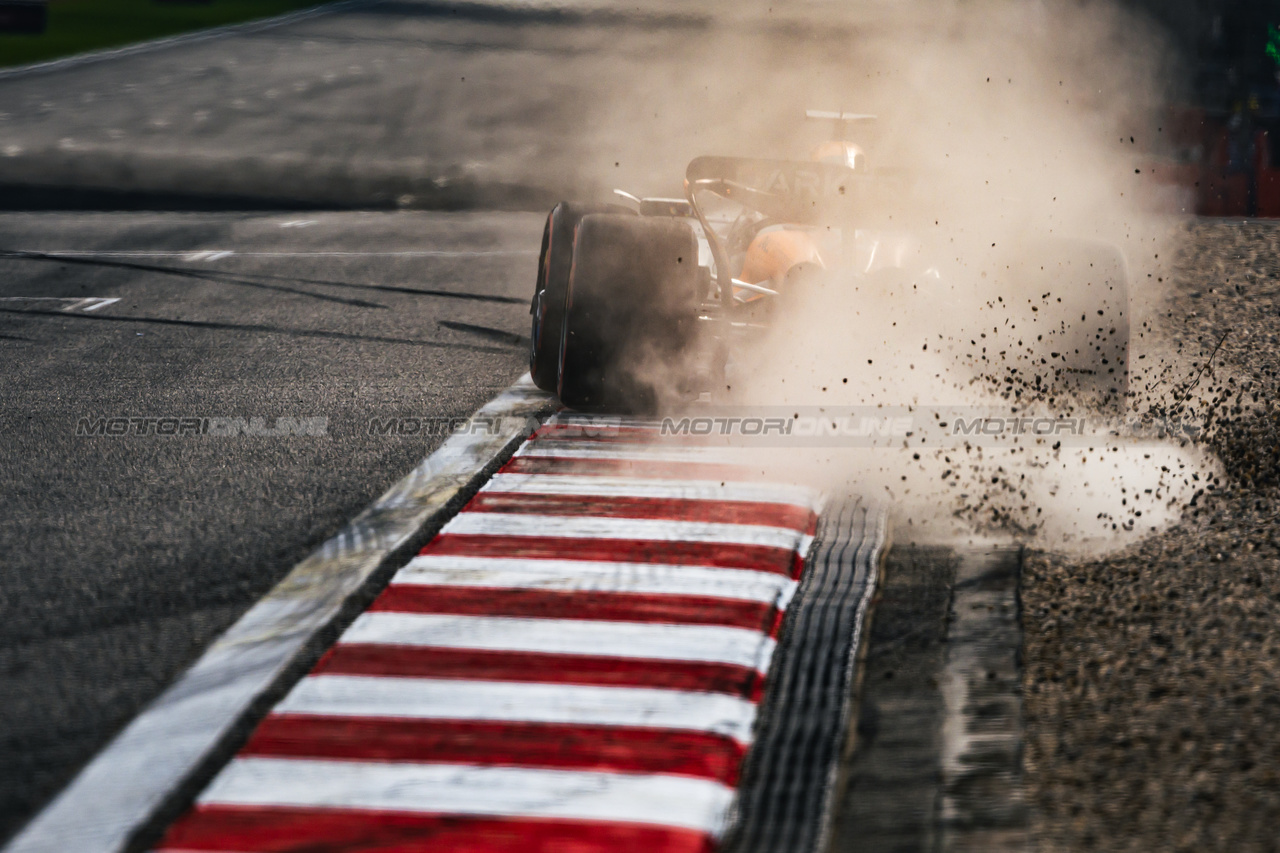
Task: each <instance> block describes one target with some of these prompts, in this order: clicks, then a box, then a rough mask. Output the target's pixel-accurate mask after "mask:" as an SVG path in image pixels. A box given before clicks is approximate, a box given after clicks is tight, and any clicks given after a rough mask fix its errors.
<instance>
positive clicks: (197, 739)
mask: <svg viewBox="0 0 1280 853" xmlns="http://www.w3.org/2000/svg"><path fill="white" fill-rule="evenodd" d="M553 408H554V404H553V403H552V401H551V399H550V398H549V397H548V396H547V395H546V394H543V393H542V392H541V391H538V390H537V389H536V388H534V386H533V384H532V382H530V381H529V378H528V376H525V377H524V378H522V379H521V380H520V381H519V382H517V383H516V384H515V385H513V386H512V387H511V388H509V389H507V390H506V391H504V392H503V393H502V394H500V395H499V396H498V397H497V398H495V399H494V400H493V401H491V402H490V403H488V404H487V405H485V406H484V407H483V408H481V409H480V411H479V412H478V413H477V416H476V420H477V421H479V422H481V423H483V424H485V425H486V428H485V429H483V430H480V431H478V433H459V434H455V435H454V436H452V437H450V438H449V439H448V440H447V441H445V443H444V444H443V445H442V446H441V447H440V448H439V449H438V450H436V451H435V452H434V453H432V454H431V455H430V456H428V457H427V458H426V459H425V460H423V461H422V463H421V464H419V465H418V467H417V468H415V469H414V470H413V471H412V472H411V473H410V474H409V475H408V476H407V477H405V478H404V479H403V480H401V481H400V482H398V483H396V484H395V485H394V486H392V488H391V489H390V490H389V491H387V492H386V494H384V495H383V496H382V497H380V498H379V499H378V500H377V501H376V502H375V503H374V504H373V505H372V506H370V507H369V508H368V509H366V510H365V511H364V512H362V513H361V514H360V515H358V516H357V517H356V518H355V519H354V520H352V521H351V522H350V523H348V524H347V525H346V526H345V527H343V528H342V529H341V530H340V531H339V532H338V533H337V534H336V535H335V536H333V537H332V538H331V539H329V540H328V541H327V542H325V543H324V544H323V545H322V546H321V547H320V548H319V549H318V550H317V551H315V552H314V553H313V554H311V556H309V557H307V558H306V559H305V560H303V561H302V562H301V563H299V564H298V565H297V566H295V567H294V569H293V570H292V571H291V572H289V574H288V575H287V576H285V578H284V580H282V581H281V582H280V583H279V584H277V585H276V587H275V588H274V589H272V590H271V592H269V593H268V594H267V595H266V596H265V597H264V598H262V599H261V600H260V601H259V602H258V603H257V604H255V605H254V606H253V607H252V608H251V609H250V610H249V612H247V613H246V614H245V615H244V616H243V617H241V618H240V620H239V621H238V622H236V623H235V624H234V625H232V626H231V628H230V629H228V630H227V632H226V633H225V634H223V635H222V636H221V637H220V638H219V639H218V640H217V641H216V642H215V643H214V644H213V645H212V646H211V647H210V648H209V650H208V651H207V652H205V654H204V655H203V656H202V657H201V658H200V659H199V660H198V661H196V663H195V664H194V665H193V666H192V667H191V668H190V669H189V670H187V671H186V673H185V674H183V675H182V676H181V677H180V678H179V679H178V681H177V682H176V683H175V684H173V685H172V686H171V687H170V688H169V689H168V690H166V691H165V692H164V693H163V694H161V696H160V697H159V698H158V699H157V700H156V701H155V702H153V703H152V704H151V705H150V706H148V707H147V709H146V710H144V711H143V712H142V713H141V714H140V715H139V716H138V717H137V718H135V719H134V720H133V722H132V723H130V724H129V725H128V726H127V727H126V728H125V729H124V731H123V732H121V733H120V734H119V735H118V736H117V737H116V738H115V740H113V741H112V742H111V743H110V744H108V746H107V747H106V748H105V749H104V750H103V751H102V752H101V753H99V754H98V756H97V757H96V758H94V760H93V761H91V762H90V763H89V764H88V766H86V767H85V768H84V769H83V770H82V771H81V772H80V774H79V776H77V777H76V779H75V780H74V781H73V782H72V783H71V784H70V785H69V786H68V787H67V788H66V789H65V790H63V792H62V793H61V794H59V795H58V797H56V798H55V799H54V800H53V802H52V803H50V804H49V805H48V806H47V807H46V808H45V809H44V811H43V812H41V813H40V814H39V815H37V816H36V818H35V819H34V820H33V821H32V822H31V823H30V824H28V825H27V827H26V828H25V829H24V830H23V831H22V832H20V833H19V834H18V836H17V837H16V838H14V839H13V841H12V842H10V843H9V845H8V846H7V847H5V853H68V851H76V853H118V851H124V850H127V849H129V845H130V844H131V842H132V840H133V837H134V835H135V834H136V833H137V832H139V831H140V830H142V829H143V828H144V827H146V826H147V825H148V823H149V822H150V821H151V820H152V819H153V817H154V815H155V814H156V812H157V811H158V810H160V809H162V808H164V807H165V806H166V803H167V802H168V799H169V798H170V797H171V796H172V794H173V792H174V791H175V790H178V789H180V788H182V787H183V786H185V785H186V784H187V783H188V780H189V777H191V776H192V774H194V773H196V772H197V771H198V770H199V768H201V767H202V766H203V765H204V764H205V763H206V762H207V761H208V759H209V758H210V757H211V756H212V755H213V754H214V753H216V752H217V751H218V750H220V749H223V748H225V744H224V741H225V740H226V739H227V738H228V736H229V735H230V734H231V733H232V732H233V731H234V730H235V729H236V728H237V726H239V725H240V724H241V723H242V720H243V718H244V717H245V715H246V714H247V713H249V712H250V711H251V709H252V707H253V706H254V705H255V703H258V702H259V701H260V700H261V699H262V697H264V696H265V695H266V694H268V693H269V692H270V691H271V690H272V689H273V688H274V687H275V686H276V685H277V683H278V682H279V681H280V680H281V679H282V678H283V677H284V676H285V675H286V674H287V672H288V671H289V670H290V667H291V665H292V664H293V663H294V661H295V659H297V658H298V657H299V656H300V655H301V654H303V652H304V650H305V649H307V648H308V646H309V645H310V643H311V641H312V640H313V638H315V637H316V636H317V635H318V634H320V633H321V632H323V631H325V630H326V629H327V628H328V626H329V625H330V624H331V623H332V622H333V621H334V620H335V619H336V618H337V617H338V616H339V614H340V613H341V611H342V610H343V607H344V604H345V603H346V602H347V601H348V600H349V599H350V598H352V597H354V596H357V595H358V594H359V593H360V592H361V591H362V588H363V587H364V586H365V584H366V581H368V580H369V579H370V577H371V576H372V575H373V574H374V573H375V572H376V571H377V570H378V569H379V568H380V567H382V566H383V565H384V564H385V562H386V561H387V559H388V557H389V556H391V555H392V554H393V552H395V551H396V550H397V549H398V548H399V547H401V546H402V545H404V544H405V543H407V542H409V541H410V540H411V539H413V538H414V537H415V536H416V535H417V534H418V533H419V531H421V530H423V529H424V528H427V527H429V526H432V525H433V524H434V525H437V526H438V525H439V524H442V523H443V521H444V516H446V515H447V514H448V513H449V511H450V510H451V509H452V508H453V505H454V503H455V501H456V500H457V499H458V498H459V497H460V496H463V495H465V494H466V493H467V492H468V490H469V489H472V488H473V487H474V486H475V485H476V484H477V482H478V480H479V479H480V478H482V477H483V476H484V475H485V474H486V473H487V472H488V471H489V470H490V469H491V468H492V467H493V466H494V465H495V464H496V463H497V462H498V461H500V460H501V459H503V458H505V456H506V455H509V454H510V452H511V451H512V450H514V448H515V447H516V446H517V445H518V444H519V442H521V441H523V440H524V439H525V438H527V437H528V435H529V434H530V433H531V432H532V431H533V428H534V427H535V426H536V425H537V423H538V422H539V420H540V419H541V418H542V417H544V416H545V415H547V414H548V413H550V412H551V411H552V409H553Z"/></svg>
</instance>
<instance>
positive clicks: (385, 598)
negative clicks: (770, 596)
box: [369, 584, 778, 633]
mask: <svg viewBox="0 0 1280 853" xmlns="http://www.w3.org/2000/svg"><path fill="white" fill-rule="evenodd" d="M369 609H370V610H388V611H394V612H397V613H452V614H458V615H467V616H513V617H523V618H535V619H596V620H602V621H611V622H657V623H669V624H676V625H727V626H731V627H735V628H752V629H755V630H757V631H763V632H765V633H772V632H773V629H774V627H775V624H776V622H777V621H778V618H777V614H778V612H777V609H776V608H775V607H774V606H773V605H772V604H768V603H764V602H759V601H740V600H737V601H735V600H733V599H724V598H711V597H708V596H702V595H649V594H644V593H620V592H567V591H564V590H543V589H505V588H503V589H494V588H491V587H470V586H435V585H430V586H427V585H419V584H392V585H391V586H389V587H388V588H387V589H386V591H385V592H383V593H382V595H380V596H378V598H377V599H376V600H375V601H374V602H373V604H372V605H371V606H370V607H369Z"/></svg>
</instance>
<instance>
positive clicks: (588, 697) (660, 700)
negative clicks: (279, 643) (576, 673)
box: [273, 675, 756, 745]
mask: <svg viewBox="0 0 1280 853" xmlns="http://www.w3.org/2000/svg"><path fill="white" fill-rule="evenodd" d="M273 713H276V714H314V715H317V716H326V717H382V718H394V719H416V720H486V721H490V722H508V723H546V724H558V725H581V726H629V727H640V728H652V729H669V730H681V731H693V732H710V733H712V734H718V735H723V736H724V737H728V738H732V739H733V740H735V741H737V742H738V743H741V744H743V745H746V744H748V743H750V742H751V727H752V724H753V723H754V722H755V718H756V706H755V705H754V704H753V703H751V702H750V701H748V700H746V699H743V698H741V697H737V696H729V695H725V694H721V693H694V692H691V691H684V690H663V689H659V688H654V687H598V686H592V685H584V684H540V683H528V684H526V683H523V682H517V681H466V680H463V679H456V680H455V679H438V678H390V677H384V676H360V675H312V676H308V677H306V678H304V679H302V680H301V681H300V682H298V684H297V686H295V687H294V688H293V690H292V691H291V692H290V693H289V695H288V696H286V697H285V698H284V701H282V702H281V703H280V704H279V705H277V706H276V707H275V709H274V711H273Z"/></svg>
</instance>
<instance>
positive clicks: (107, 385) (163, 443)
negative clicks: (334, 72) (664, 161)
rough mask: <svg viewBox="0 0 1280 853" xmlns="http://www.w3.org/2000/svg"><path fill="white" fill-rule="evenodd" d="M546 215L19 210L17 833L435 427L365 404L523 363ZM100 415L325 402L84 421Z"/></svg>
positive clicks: (7, 617)
mask: <svg viewBox="0 0 1280 853" xmlns="http://www.w3.org/2000/svg"><path fill="white" fill-rule="evenodd" d="M540 230H541V218H540V217H537V216H531V215H522V214H427V213H393V214H363V213H350V214H309V215H307V216H299V215H294V214H281V215H276V214H269V215H266V214H264V215H244V214H183V215H175V214H40V215H31V214H10V215H4V216H0V248H2V249H4V250H5V251H6V252H8V251H12V250H24V251H27V252H30V253H33V254H28V255H24V256H14V255H9V254H7V255H0V270H3V274H2V275H0V341H2V342H3V343H2V345H3V349H4V352H5V353H6V354H7V356H8V358H7V361H8V366H7V368H6V370H5V378H4V381H3V383H0V387H3V391H0V395H2V397H0V433H2V434H3V435H4V436H5V438H4V441H3V443H2V444H0V456H2V457H3V461H2V462H0V495H2V496H0V502H2V503H3V505H4V507H5V512H4V513H3V514H2V516H0V541H3V543H4V552H5V560H4V562H5V568H4V572H3V573H2V574H0V610H2V611H3V613H4V618H3V619H2V620H0V695H3V696H4V697H5V701H4V702H3V703H0V732H2V733H3V736H2V739H0V767H4V768H5V771H4V772H3V773H2V774H0V837H7V836H9V835H11V834H12V833H13V832H14V831H16V830H17V828H18V827H19V826H20V825H21V824H22V823H23V822H24V821H25V820H26V819H28V818H29V817H30V816H31V815H32V814H33V813H34V812H35V811H36V810H37V809H38V808H39V807H40V806H41V805H42V804H43V803H44V802H46V801H47V800H48V798H49V797H51V796H52V795H53V794H54V793H56V791H57V790H59V789H60V788H61V787H62V786H63V785H65V784H66V783H67V782H68V781H69V780H70V778H71V777H72V776H73V775H74V773H75V772H76V770H77V769H78V768H79V767H80V766H81V765H82V764H83V763H84V762H85V761H87V760H88V759H89V758H90V757H92V755H93V754H94V753H95V752H96V751H97V750H98V749H100V748H101V747H102V746H103V745H104V744H105V743H106V742H107V740H109V739H110V738H111V736H112V735H113V734H114V733H115V732H116V731H117V730H119V729H120V728H121V727H122V726H123V725H124V724H125V723H127V722H128V721H129V720H130V719H131V718H132V717H133V716H134V715H135V714H136V713H137V712H138V711H139V710H140V709H141V708H142V707H143V706H144V705H145V704H146V703H147V702H148V701H149V700H151V699H152V698H154V697H155V696H156V695H157V694H158V693H159V692H160V691H161V690H162V689H163V688H164V687H165V686H166V685H167V684H168V683H170V682H171V681H172V680H173V678H174V677H175V676H176V675H177V674H178V673H179V672H180V671H181V670H182V669H183V668H184V667H186V666H187V665H189V664H190V663H191V662H192V661H193V660H194V659H195V658H196V657H198V655H199V654H200V653H201V652H202V651H203V649H204V648H205V647H206V646H207V645H208V643H209V642H210V641H211V640H212V639H213V638H214V637H216V636H217V635H218V634H219V633H221V632H222V631H223V630H224V629H225V628H226V627H227V626H228V625H230V624H231V623H232V622H233V621H234V620H235V619H236V618H237V617H238V616H239V615H240V614H241V613H242V612H243V611H244V610H245V609H247V608H248V607H249V605H251V604H252V603H253V602H254V601H255V600H257V599H258V598H259V597H260V596H261V595H262V594H263V593H264V592H266V591H267V590H268V589H269V588H270V587H271V586H272V585H273V584H274V583H275V582H276V581H277V580H279V578H280V577H281V576H282V575H283V574H284V573H285V572H287V571H288V570H289V568H290V567H291V566H292V565H294V564H295V563H296V562H297V561H298V560H299V559H301V558H302V557H303V556H305V554H306V553H308V552H309V551H310V550H311V549H312V548H314V547H315V546H317V545H318V544H319V543H321V542H322V541H324V540H325V539H326V538H327V537H328V536H329V535H331V534H332V533H333V532H334V531H335V530H336V529H338V528H339V527H340V526H341V525H342V524H343V523H344V522H346V521H347V520H349V519H350V518H351V517H352V516H354V515H355V514H357V513H358V512H359V511H360V510H361V509H363V508H364V507H365V506H367V505H368V504H369V503H370V502H371V501H372V500H373V499H374V498H375V497H377V495H379V494H381V493H382V492H383V491H384V490H385V489H386V488H387V487H388V486H390V485H391V484H392V483H393V482H395V481H396V480H398V479H399V478H400V477H402V476H403V475H404V474H405V473H406V472H407V471H408V470H409V469H411V468H412V467H413V466H414V465H415V464H416V463H417V462H418V461H419V460H420V459H421V458H422V457H423V456H425V455H426V454H427V453H428V452H429V451H430V450H431V449H433V448H434V447H435V446H436V445H437V444H438V443H439V441H440V438H439V437H434V438H431V437H423V436H416V437H395V436H376V435H375V436H371V435H369V429H368V425H369V421H370V420H371V419H373V418H383V419H385V418H392V417H418V418H426V417H461V416H466V415H469V414H471V413H472V412H473V411H475V410H476V409H477V408H478V407H479V406H480V405H482V404H483V403H485V402H486V401H488V400H489V399H490V398H492V397H493V396H494V394H496V393H497V392H498V391H499V390H501V389H502V388H505V387H506V386H508V385H509V384H510V383H511V381H512V380H513V379H515V378H516V377H517V376H518V375H519V374H520V373H521V372H522V371H523V370H524V369H525V357H526V354H525V349H524V344H523V342H522V338H523V336H524V335H526V334H527V331H526V328H525V325H526V323H527V316H528V315H527V310H528V309H527V303H526V302H525V299H526V298H527V296H526V291H527V290H529V288H530V287H531V283H532V278H533V268H534V266H535V264H536V250H537V245H538V239H539V235H540ZM228 251H230V252H235V253H236V254H232V255H221V256H220V255H219V254H218V253H221V252H228ZM404 251H409V252H414V253H419V254H408V255H406V254H400V252H404ZM433 251H441V252H443V254H430V252H433ZM531 251H532V252H533V254H530V252H531ZM60 253H66V254H60ZM118 253H124V254H118ZM200 253H204V254H200ZM211 253H212V254H211ZM422 253H426V254H422ZM51 255H54V256H56V259H55V257H51ZM28 297H40V298H41V300H42V301H31V300H30V299H28ZM88 297H97V298H101V299H119V300H120V301H118V302H114V303H110V304H101V303H93V302H81V301H80V300H82V299H85V298H88ZM54 299H61V300H64V301H53V300H54ZM94 304H99V305H101V307H98V308H95V309H94V310H92V311H85V310H84V308H83V307H77V306H85V307H92V306H93V305H94ZM67 309H70V310H67ZM99 417H105V418H113V417H115V418H119V417H144V418H145V417H157V418H159V417H177V418H246V419H249V418H255V417H261V418H265V419H266V420H265V423H266V425H267V426H268V427H271V426H274V425H275V419H276V418H279V417H297V418H325V419H327V421H326V424H325V429H324V434H323V435H318V436H317V435H294V436H288V437H284V436H274V437H272V436H248V435H239V436H234V437H233V436H225V437H217V436H212V435H205V436H195V435H190V434H188V435H185V436H183V435H174V436H159V435H155V434H151V435H133V434H131V435H128V436H124V437H111V436H102V435H97V436H92V435H91V436H77V434H76V433H77V425H78V423H79V421H80V419H81V418H90V419H96V418H99ZM136 429H140V428H135V431H136ZM152 431H154V428H152Z"/></svg>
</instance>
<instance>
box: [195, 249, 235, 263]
mask: <svg viewBox="0 0 1280 853" xmlns="http://www.w3.org/2000/svg"><path fill="white" fill-rule="evenodd" d="M234 254H235V252H229V251H225V250H222V249H209V250H206V251H203V252H193V253H191V254H189V255H187V256H185V257H184V258H183V260H186V261H191V262H192V263H195V262H198V261H220V260H222V259H223V258H229V257H231V256H232V255H234Z"/></svg>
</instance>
